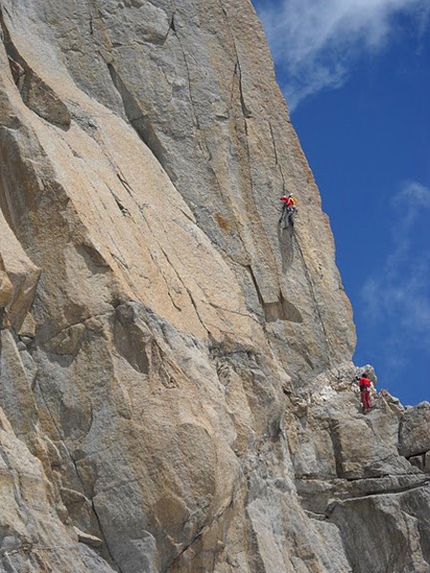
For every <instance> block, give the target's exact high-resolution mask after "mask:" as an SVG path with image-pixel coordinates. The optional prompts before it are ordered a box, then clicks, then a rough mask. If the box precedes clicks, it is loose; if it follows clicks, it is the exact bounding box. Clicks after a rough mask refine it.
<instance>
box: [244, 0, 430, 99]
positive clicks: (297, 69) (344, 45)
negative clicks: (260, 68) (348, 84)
mask: <svg viewBox="0 0 430 573" xmlns="http://www.w3.org/2000/svg"><path fill="white" fill-rule="evenodd" d="M254 3H255V5H256V8H257V11H258V13H259V15H260V17H261V19H262V21H263V25H264V27H265V30H266V33H267V36H268V39H269V44H270V46H271V49H272V53H273V56H274V59H275V62H276V63H277V65H278V66H279V67H280V68H281V69H282V70H283V71H284V73H285V75H286V77H287V83H286V85H285V86H281V87H283V89H284V92H285V93H286V96H287V101H288V103H289V105H290V109H294V108H295V107H296V106H297V105H298V104H299V102H300V101H301V100H302V99H304V98H305V97H307V96H309V95H311V94H313V93H315V92H318V91H320V90H321V89H324V88H335V87H339V86H340V85H342V83H343V82H344V81H345V79H346V78H347V76H348V71H349V69H350V66H351V64H352V62H353V60H354V57H355V56H356V55H357V54H358V53H362V52H363V51H365V52H374V51H376V50H379V49H381V48H382V47H383V46H384V45H385V44H386V42H387V41H388V40H389V39H390V35H391V34H392V33H393V32H394V31H395V23H394V22H395V21H394V16H396V15H397V14H398V13H400V12H404V13H407V14H409V15H410V16H411V17H413V18H414V22H415V25H416V31H417V36H419V35H420V34H424V32H425V30H426V27H427V24H428V21H429V18H430V5H429V2H428V0H254Z"/></svg>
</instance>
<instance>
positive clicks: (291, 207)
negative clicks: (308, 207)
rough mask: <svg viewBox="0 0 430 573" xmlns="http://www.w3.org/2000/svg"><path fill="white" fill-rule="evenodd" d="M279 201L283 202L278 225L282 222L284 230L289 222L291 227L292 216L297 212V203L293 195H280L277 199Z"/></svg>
mask: <svg viewBox="0 0 430 573" xmlns="http://www.w3.org/2000/svg"><path fill="white" fill-rule="evenodd" d="M279 199H280V200H281V201H283V203H284V204H283V205H282V214H281V218H280V219H279V224H281V223H282V221H283V222H284V229H286V228H287V227H288V223H289V221H291V225H293V215H294V213H295V212H296V211H297V202H296V200H295V199H294V195H293V194H292V193H289V194H288V195H282V197H279Z"/></svg>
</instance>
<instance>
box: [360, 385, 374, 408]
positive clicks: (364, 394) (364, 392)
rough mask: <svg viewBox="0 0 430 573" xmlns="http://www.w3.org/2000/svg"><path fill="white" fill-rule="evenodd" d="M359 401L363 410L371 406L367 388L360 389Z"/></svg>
mask: <svg viewBox="0 0 430 573" xmlns="http://www.w3.org/2000/svg"><path fill="white" fill-rule="evenodd" d="M361 403H362V404H363V412H365V411H366V410H370V409H371V407H372V405H371V403H370V391H369V390H368V389H367V388H364V389H363V390H362V391H361Z"/></svg>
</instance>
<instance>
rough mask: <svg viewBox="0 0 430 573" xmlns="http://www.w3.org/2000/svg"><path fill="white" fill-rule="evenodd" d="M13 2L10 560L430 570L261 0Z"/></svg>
mask: <svg viewBox="0 0 430 573" xmlns="http://www.w3.org/2000/svg"><path fill="white" fill-rule="evenodd" d="M0 6H1V40H2V41H1V43H0V61H1V75H0V161H1V163H0V207H1V212H0V233H1V243H0V245H1V247H0V255H1V256H0V273H1V275H0V278H1V280H0V306H1V320H2V329H1V357H0V367H1V376H0V406H1V410H0V454H1V456H0V464H1V472H0V507H1V512H0V571H2V572H3V571H4V572H8V573H10V572H18V573H21V572H37V573H39V572H40V573H41V572H45V571H53V572H56V573H59V572H60V571H61V573H69V572H70V573H72V572H73V573H84V572H85V573H90V572H91V573H109V572H112V571H120V572H121V573H158V572H160V573H161V572H163V573H212V572H214V573H215V572H216V573H263V572H264V573H283V572H299V573H302V572H303V573H306V572H312V573H317V572H318V573H319V572H321V573H325V572H332V573H344V572H345V573H346V572H348V571H349V572H354V573H365V572H366V573H369V571H372V572H375V573H379V572H381V573H383V572H399V573H400V572H410V573H417V572H419V573H424V572H429V571H430V565H429V563H430V535H429V532H430V512H429V510H430V492H429V485H428V483H429V473H430V459H429V455H430V454H429V451H430V442H429V432H428V427H429V421H430V405H429V404H427V403H423V404H421V405H420V406H418V407H416V408H408V409H406V410H405V409H404V408H403V407H402V406H401V405H400V404H399V403H398V401H396V400H395V399H394V398H392V397H391V396H390V395H389V394H386V393H385V394H382V395H380V396H378V397H375V398H374V400H375V405H376V407H375V408H374V410H373V411H372V412H371V413H370V414H369V415H367V416H366V417H365V416H363V415H362V414H361V413H360V408H359V397H358V395H357V390H356V388H355V385H354V383H353V382H354V375H355V373H356V368H355V366H354V365H353V364H352V363H351V356H352V353H353V349H354V344H355V334H354V326H353V322H352V314H351V309H350V305H349V302H348V300H347V298H346V296H345V293H344V291H343V288H342V284H341V281H340V278H339V275H338V271H337V269H336V267H335V263H334V245H333V238H332V235H331V231H330V226H329V223H328V220H327V217H326V216H325V215H324V214H323V212H322V210H321V202H320V197H319V194H318V190H317V188H316V186H315V182H314V180H313V177H312V173H311V171H310V169H309V167H308V165H307V162H306V159H305V157H304V155H303V152H302V150H301V148H300V145H299V143H298V141H297V137H296V135H295V133H294V129H293V128H292V126H291V123H290V120H289V116H288V111H287V108H286V105H285V102H284V100H283V98H282V95H281V93H280V91H279V89H278V87H277V85H276V82H275V79H274V74H273V66H272V62H271V59H270V55H269V52H268V48H267V45H266V41H265V38H264V34H263V31H262V28H261V25H260V23H259V21H258V19H257V17H256V15H255V13H254V11H253V8H252V6H251V4H250V2H248V0H176V1H175V0H151V2H150V1H149V0H122V1H120V0H103V1H101V0H81V1H80V2H71V1H66V0H20V1H19V2H18V1H17V0H0ZM283 190H288V191H293V192H294V193H295V194H296V197H297V199H298V202H299V209H300V210H299V214H298V217H297V220H296V225H295V227H294V228H292V227H289V228H288V229H286V230H283V229H280V228H279V225H278V218H279V205H278V203H279V200H278V197H279V195H280V194H281V193H282V192H283Z"/></svg>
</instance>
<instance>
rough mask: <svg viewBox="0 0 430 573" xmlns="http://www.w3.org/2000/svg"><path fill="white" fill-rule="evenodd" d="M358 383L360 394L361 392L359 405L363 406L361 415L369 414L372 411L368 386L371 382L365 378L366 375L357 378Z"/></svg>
mask: <svg viewBox="0 0 430 573" xmlns="http://www.w3.org/2000/svg"><path fill="white" fill-rule="evenodd" d="M357 378H358V383H359V385H360V392H361V403H362V405H363V414H365V413H366V412H369V410H371V409H372V404H371V403H370V386H371V384H372V383H371V381H370V380H369V378H367V375H366V374H362V375H361V376H360V377H358V376H357Z"/></svg>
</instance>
